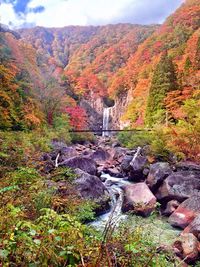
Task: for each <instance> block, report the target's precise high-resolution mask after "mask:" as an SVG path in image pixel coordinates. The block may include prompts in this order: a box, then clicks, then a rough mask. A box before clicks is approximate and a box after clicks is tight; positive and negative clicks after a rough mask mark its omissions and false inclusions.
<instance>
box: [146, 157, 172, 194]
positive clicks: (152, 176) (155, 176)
mask: <svg viewBox="0 0 200 267" xmlns="http://www.w3.org/2000/svg"><path fill="white" fill-rule="evenodd" d="M171 173H172V170H171V168H170V165H169V163H167V162H157V163H154V164H151V165H150V171H149V174H148V177H147V180H146V183H147V185H148V186H149V187H150V188H151V190H153V191H154V192H155V191H156V190H157V189H158V187H159V186H160V185H161V184H162V182H163V180H164V179H165V178H166V177H167V176H169V175H170V174H171Z"/></svg>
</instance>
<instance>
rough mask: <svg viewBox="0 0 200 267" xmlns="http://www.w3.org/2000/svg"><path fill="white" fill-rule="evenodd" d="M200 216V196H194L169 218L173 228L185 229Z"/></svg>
mask: <svg viewBox="0 0 200 267" xmlns="http://www.w3.org/2000/svg"><path fill="white" fill-rule="evenodd" d="M199 214H200V196H192V197H190V198H188V199H187V200H185V201H184V202H183V203H181V204H180V205H179V207H178V208H177V209H176V210H175V211H174V212H173V213H172V214H171V216H170V217H169V223H170V224H171V225H172V226H176V227H180V228H182V229H184V228H185V227H186V226H188V225H189V224H190V223H191V222H192V221H193V220H194V218H195V217H196V216H197V215H199Z"/></svg>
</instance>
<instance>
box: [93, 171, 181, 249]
mask: <svg viewBox="0 0 200 267" xmlns="http://www.w3.org/2000/svg"><path fill="white" fill-rule="evenodd" d="M101 178H102V179H103V180H105V181H104V185H105V187H106V188H107V190H108V192H109V194H110V196H111V209H110V211H109V212H107V213H105V214H103V215H101V216H99V217H97V219H96V220H95V221H93V222H91V223H89V225H91V226H93V227H94V228H96V229H97V230H100V231H103V230H104V228H105V226H106V224H107V223H108V222H109V223H110V225H111V226H112V227H116V226H119V225H120V223H125V224H127V223H128V225H129V226H130V227H132V228H133V229H134V227H136V226H141V227H142V229H143V231H146V232H147V234H148V233H150V234H151V235H152V236H153V239H154V241H155V242H156V243H158V244H162V245H171V244H172V243H173V242H174V241H175V240H176V238H177V237H178V236H179V234H180V232H181V230H179V229H175V228H173V227H172V226H171V225H170V224H169V223H168V222H167V219H166V218H165V217H163V216H161V215H159V214H158V215H154V216H153V217H151V216H150V217H148V218H143V217H141V216H137V215H128V214H125V213H122V204H123V198H124V190H123V187H124V186H126V185H129V184H132V183H131V182H129V181H127V180H126V179H125V178H115V177H111V176H110V175H109V174H104V173H103V174H102V175H101Z"/></svg>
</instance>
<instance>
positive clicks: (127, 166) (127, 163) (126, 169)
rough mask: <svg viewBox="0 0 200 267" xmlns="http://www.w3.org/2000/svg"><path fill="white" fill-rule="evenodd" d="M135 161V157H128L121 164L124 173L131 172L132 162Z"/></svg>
mask: <svg viewBox="0 0 200 267" xmlns="http://www.w3.org/2000/svg"><path fill="white" fill-rule="evenodd" d="M132 159H133V156H128V155H126V156H125V157H124V159H123V161H122V163H121V170H122V172H124V173H128V172H129V171H130V162H131V160H132Z"/></svg>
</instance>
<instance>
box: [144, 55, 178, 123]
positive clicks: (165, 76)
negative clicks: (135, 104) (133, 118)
mask: <svg viewBox="0 0 200 267" xmlns="http://www.w3.org/2000/svg"><path fill="white" fill-rule="evenodd" d="M176 89H178V85H177V78H176V71H175V67H174V65H173V62H172V60H171V59H170V57H168V56H167V55H166V54H164V55H163V56H162V57H161V60H160V62H159V63H158V65H157V66H156V69H155V71H154V74H153V79H152V83H151V87H150V92H149V98H148V103H147V110H146V124H147V125H149V126H152V125H154V124H156V123H158V124H159V123H160V122H163V121H164V119H165V106H164V98H165V97H166V94H167V93H168V92H170V91H173V90H176Z"/></svg>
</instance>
